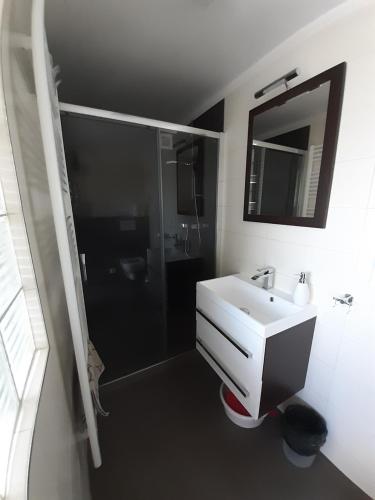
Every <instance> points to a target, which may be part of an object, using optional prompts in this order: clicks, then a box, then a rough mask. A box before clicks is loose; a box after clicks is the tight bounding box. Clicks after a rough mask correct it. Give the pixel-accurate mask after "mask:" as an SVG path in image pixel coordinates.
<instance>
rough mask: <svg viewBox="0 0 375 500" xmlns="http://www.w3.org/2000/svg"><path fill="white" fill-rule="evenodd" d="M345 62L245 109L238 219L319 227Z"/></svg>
mask: <svg viewBox="0 0 375 500" xmlns="http://www.w3.org/2000/svg"><path fill="white" fill-rule="evenodd" d="M345 69H346V63H342V64H339V65H338V66H335V67H333V68H331V69H329V70H327V71H324V72H323V73H320V74H319V75H317V76H315V77H313V78H311V79H310V80H307V81H305V82H303V83H301V84H300V85H298V86H296V87H294V88H292V89H290V90H287V91H286V92H284V93H283V94H281V95H278V96H277V97H275V98H273V99H271V100H270V101H267V102H265V103H263V104H261V105H260V106H258V107H257V108H255V109H253V110H251V111H250V113H249V131H248V146H247V165H246V182H245V201H244V220H247V221H255V222H269V223H273V224H288V225H297V226H309V227H319V228H324V227H325V225H326V219H327V213H328V205H329V197H330V192H331V185H332V177H333V169H334V162H335V155H336V145H337V137H338V130H339V125H340V116H341V106H342V98H343V89H344V80H345Z"/></svg>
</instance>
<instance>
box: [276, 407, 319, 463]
mask: <svg viewBox="0 0 375 500" xmlns="http://www.w3.org/2000/svg"><path fill="white" fill-rule="evenodd" d="M282 433H283V438H284V439H283V450H284V453H285V455H286V457H287V459H288V460H289V461H290V462H291V463H292V464H293V465H296V466H297V467H310V465H311V464H312V463H313V461H314V459H315V456H316V454H317V453H318V452H319V450H320V448H321V447H322V446H323V444H324V443H325V441H326V438H327V433H328V431H327V424H326V421H325V420H324V418H323V417H322V416H321V415H319V413H318V412H317V411H315V410H313V409H312V408H308V407H307V406H303V405H290V406H288V407H287V409H286V410H285V413H284V415H283V416H282Z"/></svg>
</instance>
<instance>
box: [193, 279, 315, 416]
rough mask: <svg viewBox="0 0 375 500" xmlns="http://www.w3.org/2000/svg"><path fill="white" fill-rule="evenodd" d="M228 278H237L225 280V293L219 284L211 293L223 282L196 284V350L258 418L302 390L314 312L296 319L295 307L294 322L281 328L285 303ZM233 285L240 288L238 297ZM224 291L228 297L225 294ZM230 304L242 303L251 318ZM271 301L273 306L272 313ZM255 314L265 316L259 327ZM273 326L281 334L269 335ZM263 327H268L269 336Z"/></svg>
mask: <svg viewBox="0 0 375 500" xmlns="http://www.w3.org/2000/svg"><path fill="white" fill-rule="evenodd" d="M227 278H235V279H236V278H237V280H238V282H237V281H233V280H232V281H230V280H227V283H225V284H226V285H227V288H225V287H224V288H223V290H221V289H220V286H221V285H222V283H216V285H218V284H219V285H220V286H218V287H216V289H215V283H214V282H220V281H221V280H225V279H226V278H219V279H217V280H209V281H206V282H201V283H198V284H197V300H196V308H197V310H196V322H197V326H196V347H197V350H198V351H199V352H200V354H201V355H202V356H203V357H204V358H205V360H206V361H207V362H208V363H209V364H210V366H211V367H212V368H213V369H214V370H215V372H216V373H217V374H218V375H219V377H220V378H221V379H222V380H223V381H224V383H225V384H226V385H227V386H228V387H229V389H230V390H231V391H232V392H233V393H234V394H235V395H236V397H237V398H238V399H239V400H240V401H241V403H242V404H243V405H244V406H245V408H246V409H247V410H248V411H249V413H250V414H251V415H252V416H253V417H255V418H259V417H261V416H262V415H264V414H266V413H267V412H268V411H270V410H271V409H272V408H275V407H276V406H277V405H278V404H280V403H281V402H282V401H285V400H286V399H288V398H289V397H290V396H292V395H293V394H295V393H296V392H297V391H299V390H300V389H302V388H303V386H304V384H305V378H306V373H307V367H308V361H309V356H310V349H311V343H312V338H313V332H314V326H315V319H316V318H315V308H308V312H307V314H302V315H299V316H298V313H299V312H301V308H296V307H297V306H294V304H293V305H292V306H293V307H294V308H295V309H293V308H292V309H291V308H289V309H288V315H289V316H290V315H293V314H295V315H297V317H296V318H294V319H292V320H290V318H289V321H287V322H285V321H284V320H285V314H283V310H282V307H283V305H284V304H283V302H281V301H284V299H279V298H278V297H276V296H274V295H273V294H272V293H270V292H269V291H266V290H260V289H259V288H257V287H254V286H253V285H251V284H250V283H247V282H246V281H243V280H241V278H240V277H237V276H232V277H227ZM233 284H234V286H235V287H237V285H238V288H239V289H240V293H237V292H238V290H237V288H233V286H232V285H233ZM231 287H232V288H231ZM228 288H231V291H229V292H228ZM247 288H249V290H248V289H247ZM233 297H234V299H233ZM229 299H231V300H229ZM234 301H239V303H241V302H242V303H244V306H243V308H244V309H245V310H246V311H248V312H249V314H247V312H244V311H243V310H241V306H240V305H239V303H238V304H234V303H233V302H234ZM267 301H268V303H267ZM275 301H277V304H276V305H275V308H274V309H273V308H272V307H273V305H274V302H275ZM268 304H269V305H268ZM267 307H269V308H270V309H271V313H268V316H267V314H265V311H266V309H267ZM285 307H286V308H288V307H289V305H286V306H285ZM262 308H263V309H262ZM276 309H277V311H276V312H275V310H276ZM252 311H254V313H252ZM259 311H261V313H262V314H263V316H262V319H263V323H261V322H260V321H257V320H255V321H254V317H253V316H256V315H257V313H258V317H260V316H259ZM304 312H305V313H306V311H304ZM276 313H277V314H276ZM289 313H291V314H289ZM252 314H253V316H252ZM272 314H273V316H272ZM275 315H278V319H276V318H275ZM308 316H309V317H308ZM277 322H279V323H280V325H279V326H280V331H277V332H276V333H273V332H274V331H275V323H277ZM293 323H296V324H293ZM267 325H268V326H270V327H271V328H268V330H267V328H266V326H267ZM277 329H278V327H277V326H276V330H277Z"/></svg>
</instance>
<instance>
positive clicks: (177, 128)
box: [59, 102, 224, 383]
mask: <svg viewBox="0 0 375 500" xmlns="http://www.w3.org/2000/svg"><path fill="white" fill-rule="evenodd" d="M59 107H60V113H61V114H67V115H72V116H79V117H86V118H87V119H90V118H92V119H94V120H103V121H109V122H117V123H119V124H121V123H123V124H127V125H134V126H141V127H147V128H152V129H154V130H155V132H156V134H157V150H158V155H157V168H158V191H159V203H160V206H161V207H162V206H163V189H162V182H163V181H162V162H161V144H160V132H162V131H163V132H164V131H168V130H170V131H172V132H182V133H187V134H192V135H195V136H200V137H209V138H213V139H217V140H218V156H217V168H218V174H219V171H220V166H221V165H222V162H223V137H224V133H221V132H214V131H211V130H205V129H200V128H196V127H190V126H188V125H180V124H176V123H171V122H165V121H160V120H155V119H152V118H144V117H140V116H134V115H129V114H125V113H119V112H116V111H108V110H104V109H98V108H91V107H87V106H81V105H76V104H69V103H65V102H60V103H59ZM218 177H219V175H218ZM217 195H218V183H217V186H216V196H217ZM160 233H161V234H164V221H163V216H162V213H161V214H160ZM161 240H162V242H163V243H162V245H161V272H162V275H163V276H166V263H165V249H164V241H163V238H162V239H161ZM215 240H216V243H215V247H216V251H215V254H216V256H217V254H218V250H219V248H218V245H219V243H220V242H219V241H218V238H217V220H216V228H215ZM215 268H216V272H217V273H218V272H219V270H220V266H219V261H218V259H217V258H215ZM162 294H163V297H164V302H165V301H166V296H167V290H166V282H165V280H164V282H163V290H162ZM165 314H166V312H165V311H164V315H165ZM164 321H165V324H166V316H165V317H164ZM164 330H165V333H164V335H166V329H164ZM163 342H164V344H165V345H167V338H166V337H165V338H164V339H163ZM157 364H159V363H157ZM146 369H147V368H146ZM143 370H144V369H142V371H143ZM125 377H126V375H125ZM120 378H124V377H120ZM115 380H118V379H115ZM115 380H113V381H115ZM113 381H111V382H109V383H112V382H113Z"/></svg>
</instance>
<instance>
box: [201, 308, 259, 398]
mask: <svg viewBox="0 0 375 500" xmlns="http://www.w3.org/2000/svg"><path fill="white" fill-rule="evenodd" d="M196 319H197V340H200V341H201V342H203V344H204V345H205V346H206V347H207V348H208V349H209V350H210V352H211V353H212V354H213V355H214V356H215V358H216V359H217V360H218V362H219V363H220V364H221V365H222V366H223V367H224V369H225V367H227V369H228V371H229V372H230V373H231V374H232V375H233V378H234V379H235V380H237V381H238V382H239V384H240V385H241V386H243V387H244V388H245V389H247V390H250V387H252V384H253V383H255V382H257V381H260V380H261V378H262V369H261V364H260V363H259V362H257V361H256V359H255V356H256V355H257V353H256V354H254V353H253V352H252V351H250V350H249V349H247V347H245V346H243V345H242V344H240V343H239V342H238V340H237V339H234V338H233V337H232V336H231V335H229V334H228V333H227V332H226V331H224V330H223V329H221V328H220V327H218V326H216V325H215V324H214V323H213V322H212V320H210V318H208V317H207V316H206V317H205V316H204V313H201V312H199V311H197V313H196Z"/></svg>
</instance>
